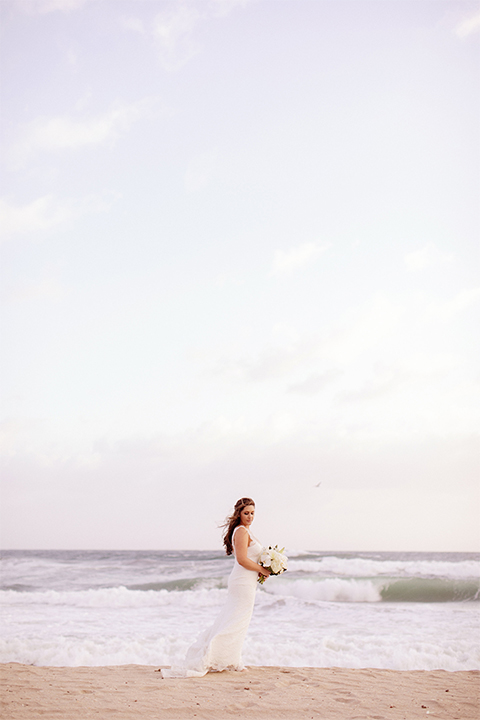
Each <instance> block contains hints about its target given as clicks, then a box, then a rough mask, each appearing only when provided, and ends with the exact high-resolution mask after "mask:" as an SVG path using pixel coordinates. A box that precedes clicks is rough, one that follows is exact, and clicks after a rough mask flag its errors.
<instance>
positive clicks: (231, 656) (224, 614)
mask: <svg viewBox="0 0 480 720" xmlns="http://www.w3.org/2000/svg"><path fill="white" fill-rule="evenodd" d="M238 527H240V526H238ZM238 527H236V528H235V530H234V532H233V536H232V541H233V537H234V536H235V532H236V531H237V530H238ZM248 534H249V536H250V538H251V541H252V542H251V545H249V546H248V549H247V556H248V558H249V559H250V560H253V561H254V562H258V559H259V557H260V554H261V552H262V546H261V544H260V543H259V542H258V540H257V539H256V538H254V537H253V535H252V534H251V533H250V531H248ZM257 578H258V573H257V572H256V571H255V570H247V569H246V568H244V567H242V565H240V564H239V563H238V562H237V560H236V559H235V564H234V566H233V570H232V572H231V573H230V577H229V578H228V595H227V602H226V603H225V606H224V608H223V610H222V611H221V613H220V615H219V616H218V617H217V619H216V621H215V622H214V624H213V625H212V626H211V627H210V628H208V630H205V631H204V632H203V633H202V634H201V635H200V636H199V637H198V638H197V640H196V641H195V643H194V644H193V645H192V646H191V648H190V649H189V650H188V652H187V656H186V658H185V663H184V665H183V666H181V667H172V668H171V669H168V670H162V676H163V677H164V678H180V677H183V678H184V677H202V676H203V675H206V674H207V673H208V672H221V671H222V670H227V669H228V670H243V669H244V666H243V664H242V646H243V640H244V638H245V635H246V633H247V630H248V626H249V624H250V618H251V617H252V612H253V605H254V602H255V591H256V588H257Z"/></svg>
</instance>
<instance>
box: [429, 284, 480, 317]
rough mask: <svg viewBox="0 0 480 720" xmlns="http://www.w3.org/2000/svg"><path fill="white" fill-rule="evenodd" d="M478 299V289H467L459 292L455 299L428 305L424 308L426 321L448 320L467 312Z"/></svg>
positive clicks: (479, 290)
mask: <svg viewBox="0 0 480 720" xmlns="http://www.w3.org/2000/svg"><path fill="white" fill-rule="evenodd" d="M479 298H480V288H468V289H465V290H461V291H460V292H459V293H457V295H455V297H453V298H451V299H450V300H447V301H444V302H435V303H430V304H429V305H428V307H427V308H426V311H425V315H426V319H427V320H429V319H433V320H450V319H451V318H452V317H454V316H455V315H457V314H458V313H461V312H463V311H464V310H467V308H469V307H470V306H471V305H474V304H475V303H476V302H477V301H478V300H479Z"/></svg>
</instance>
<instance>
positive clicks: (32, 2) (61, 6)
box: [19, 0, 93, 15]
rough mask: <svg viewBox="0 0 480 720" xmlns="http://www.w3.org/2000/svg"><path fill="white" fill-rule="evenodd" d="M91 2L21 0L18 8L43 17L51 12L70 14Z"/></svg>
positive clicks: (86, 0) (79, 0) (89, 0)
mask: <svg viewBox="0 0 480 720" xmlns="http://www.w3.org/2000/svg"><path fill="white" fill-rule="evenodd" d="M92 1H93V0H21V2H20V4H19V7H20V9H21V10H23V12H26V13H29V14H31V15H33V14H39V15H45V14H47V13H51V12H57V11H60V12H64V13H67V12H72V10H78V9H79V8H81V7H82V6H83V5H86V4H87V3H89V2H92Z"/></svg>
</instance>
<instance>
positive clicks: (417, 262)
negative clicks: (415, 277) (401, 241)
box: [404, 243, 455, 272]
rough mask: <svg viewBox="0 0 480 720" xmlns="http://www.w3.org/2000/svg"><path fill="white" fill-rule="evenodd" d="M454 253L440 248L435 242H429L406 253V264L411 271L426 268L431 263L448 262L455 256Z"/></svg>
mask: <svg viewBox="0 0 480 720" xmlns="http://www.w3.org/2000/svg"><path fill="white" fill-rule="evenodd" d="M454 257H455V256H454V254H453V253H446V252H442V251H441V250H439V249H438V248H437V247H436V246H435V244H434V243H427V245H425V247H423V248H421V249H420V250H415V251H414V252H411V253H408V254H407V255H405V257H404V260H405V265H406V266H407V270H409V271H410V272H417V271H418V270H424V268H426V267H429V266H431V265H439V264H447V263H450V262H451V261H452V260H453V258H454Z"/></svg>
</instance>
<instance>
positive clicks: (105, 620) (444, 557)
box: [0, 548, 480, 671]
mask: <svg viewBox="0 0 480 720" xmlns="http://www.w3.org/2000/svg"><path fill="white" fill-rule="evenodd" d="M286 553H287V554H288V555H289V559H290V560H289V569H288V572H287V573H285V574H284V575H282V576H281V577H272V578H269V579H268V581H267V582H266V583H265V584H264V585H263V586H262V587H260V586H259V587H258V590H257V596H256V601H255V609H254V613H253V618H252V622H251V625H250V629H249V632H248V634H247V637H246V640H245V644H244V653H243V656H244V662H245V663H246V664H247V665H283V666H297V667H299V666H311V667H343V668H365V667H370V668H391V669H395V670H434V669H444V670H450V671H453V670H473V669H480V614H479V610H480V602H479V600H480V555H479V554H476V553H393V552H378V553H373V552H362V553H359V552H303V551H302V552H294V551H289V550H288V548H287V550H286ZM232 563H233V559H232V558H227V557H226V556H225V555H224V554H223V552H222V551H220V550H219V551H218V552H217V551H200V552H199V551H183V550H182V551H19V550H10V551H3V552H2V553H1V557H0V569H1V576H0V613H1V617H0V622H1V625H0V627H1V631H0V662H2V663H5V662H19V663H26V664H33V665H39V666H46V665H53V666H98V665H124V664H142V665H157V666H160V665H173V664H179V663H181V661H182V659H183V657H184V655H185V652H186V650H187V648H188V647H189V645H190V644H191V643H192V642H193V641H194V640H195V638H196V636H197V635H198V634H199V633H200V631H201V630H202V629H203V628H205V627H207V626H208V625H209V624H210V623H211V622H212V621H213V619H214V618H215V616H216V614H217V612H218V611H219V610H220V608H221V607H222V604H223V603H224V601H225V598H226V584H227V578H228V575H229V572H230V570H231V567H232Z"/></svg>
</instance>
